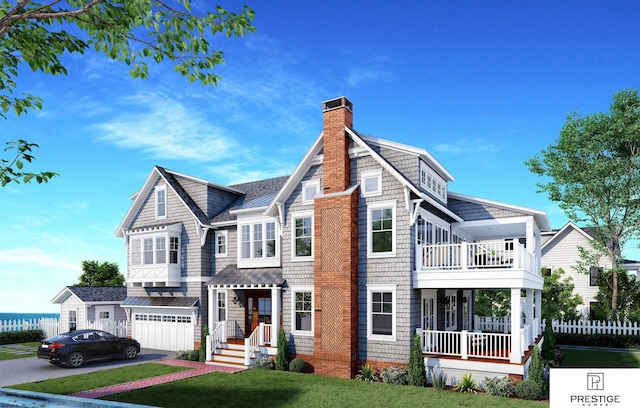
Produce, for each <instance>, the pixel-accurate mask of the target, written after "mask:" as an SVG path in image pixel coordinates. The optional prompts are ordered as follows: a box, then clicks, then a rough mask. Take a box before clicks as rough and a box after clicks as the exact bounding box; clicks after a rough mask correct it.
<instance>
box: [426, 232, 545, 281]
mask: <svg viewBox="0 0 640 408" xmlns="http://www.w3.org/2000/svg"><path fill="white" fill-rule="evenodd" d="M417 263H418V269H419V270H454V269H461V270H467V269H495V268H516V269H524V270H527V271H531V272H534V273H535V271H534V269H535V268H534V265H535V259H534V256H533V254H531V253H530V252H529V251H527V249H526V248H525V247H524V246H523V245H522V244H520V243H519V242H517V241H516V240H504V241H482V242H461V243H459V244H435V245H421V246H419V247H418V256H417ZM537 273H538V274H540V271H537Z"/></svg>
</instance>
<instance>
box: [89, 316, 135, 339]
mask: <svg viewBox="0 0 640 408" xmlns="http://www.w3.org/2000/svg"><path fill="white" fill-rule="evenodd" d="M85 326H86V328H87V329H94V330H104V331H106V332H108V333H111V334H114V335H116V336H118V337H127V321H126V320H116V321H114V322H105V321H100V320H97V321H93V322H90V321H89V322H87V324H86V325H85Z"/></svg>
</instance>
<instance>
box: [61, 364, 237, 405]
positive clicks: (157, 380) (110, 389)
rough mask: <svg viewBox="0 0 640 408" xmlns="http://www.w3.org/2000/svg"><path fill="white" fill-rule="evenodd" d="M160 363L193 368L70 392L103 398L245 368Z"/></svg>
mask: <svg viewBox="0 0 640 408" xmlns="http://www.w3.org/2000/svg"><path fill="white" fill-rule="evenodd" d="M157 363H160V364H167V365H172V366H180V367H189V368H192V370H186V371H180V372H177V373H172V374H165V375H159V376H157V377H152V378H145V379H143V380H136V381H131V382H128V383H123V384H115V385H109V386H107V387H102V388H96V389H95V390H88V391H81V392H77V393H75V394H70V395H71V396H72V397H81V398H91V399H95V398H102V397H106V396H107V395H113V394H119V393H121V392H128V391H133V390H139V389H142V388H147V387H152V386H154V385H158V384H165V383H168V382H172V381H178V380H183V379H185V378H191V377H197V376H199V375H204V374H209V373H214V372H219V371H220V372H226V373H236V372H238V371H242V370H244V369H243V368H231V367H220V366H215V365H210V364H204V363H199V362H195V361H185V360H175V359H168V360H161V361H157Z"/></svg>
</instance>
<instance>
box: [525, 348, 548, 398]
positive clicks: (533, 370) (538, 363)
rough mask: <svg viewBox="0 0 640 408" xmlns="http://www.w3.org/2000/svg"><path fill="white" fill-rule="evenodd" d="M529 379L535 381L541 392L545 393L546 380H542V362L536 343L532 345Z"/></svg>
mask: <svg viewBox="0 0 640 408" xmlns="http://www.w3.org/2000/svg"><path fill="white" fill-rule="evenodd" d="M529 379H530V380H532V381H535V382H536V383H537V384H538V385H539V386H540V390H541V391H542V392H543V393H546V390H547V382H546V381H545V380H544V364H543V363H542V356H541V355H540V347H538V345H537V344H536V345H535V346H534V347H533V354H532V355H531V363H530V364H529Z"/></svg>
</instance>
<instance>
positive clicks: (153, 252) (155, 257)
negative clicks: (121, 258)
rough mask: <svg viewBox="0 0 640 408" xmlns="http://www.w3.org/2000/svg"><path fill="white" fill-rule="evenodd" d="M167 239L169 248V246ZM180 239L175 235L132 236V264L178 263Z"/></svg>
mask: <svg viewBox="0 0 640 408" xmlns="http://www.w3.org/2000/svg"><path fill="white" fill-rule="evenodd" d="M167 239H168V240H169V248H167ZM179 248H180V239H179V238H178V237H175V236H167V235H161V236H156V237H144V238H131V254H130V255H131V266H141V265H154V264H157V265H165V264H166V263H167V257H168V259H169V263H170V264H177V263H178V251H179Z"/></svg>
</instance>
